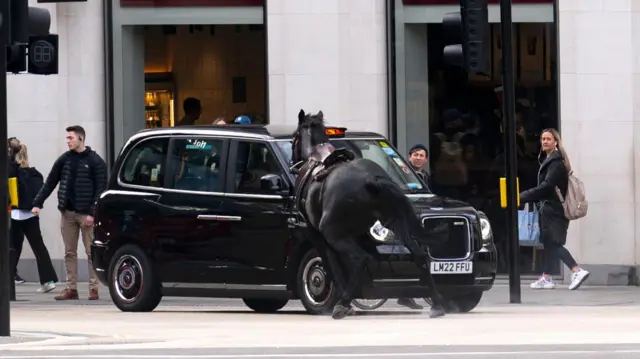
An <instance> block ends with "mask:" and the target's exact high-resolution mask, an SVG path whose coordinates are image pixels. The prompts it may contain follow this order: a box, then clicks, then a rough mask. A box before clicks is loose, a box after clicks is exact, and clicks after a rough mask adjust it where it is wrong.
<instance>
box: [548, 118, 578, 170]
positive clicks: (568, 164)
mask: <svg viewBox="0 0 640 359" xmlns="http://www.w3.org/2000/svg"><path fill="white" fill-rule="evenodd" d="M545 132H548V133H550V134H551V136H553V139H554V140H556V143H557V145H556V146H557V147H558V151H560V154H561V155H562V158H563V159H564V166H565V167H567V171H569V172H571V161H569V155H567V151H566V150H565V149H564V146H563V145H562V138H561V137H560V133H558V131H557V130H556V129H555V128H546V129H544V130H542V132H541V134H543V133H545Z"/></svg>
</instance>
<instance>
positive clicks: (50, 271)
mask: <svg viewBox="0 0 640 359" xmlns="http://www.w3.org/2000/svg"><path fill="white" fill-rule="evenodd" d="M23 222H24V223H23V226H22V229H23V231H24V234H25V236H26V237H27V241H29V245H30V246H31V249H32V250H33V255H34V256H35V257H36V262H37V264H38V276H39V277H40V284H45V283H48V282H54V283H56V282H57V281H58V276H57V275H56V271H55V269H54V268H53V264H52V263H51V256H49V251H48V250H47V246H45V244H44V240H43V239H42V232H41V231H40V218H39V217H32V218H29V219H27V220H25V221H23Z"/></svg>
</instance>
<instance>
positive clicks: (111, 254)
mask: <svg viewBox="0 0 640 359" xmlns="http://www.w3.org/2000/svg"><path fill="white" fill-rule="evenodd" d="M294 130H295V128H294V127H286V126H275V125H267V126H257V125H224V126H190V127H178V128H160V129H148V130H142V131H140V132H139V133H137V134H135V135H133V136H132V137H131V138H130V139H129V140H128V141H127V143H126V144H125V146H124V147H123V148H122V150H121V152H120V154H119V156H118V158H117V160H116V162H115V164H114V167H113V170H112V173H111V175H110V178H109V181H108V187H107V190H106V191H105V192H104V193H102V195H101V196H100V198H99V200H98V202H97V205H96V213H95V223H96V226H95V238H94V241H93V244H92V249H91V250H92V262H93V266H94V268H95V270H96V272H97V274H98V278H99V280H100V281H101V282H102V283H103V284H104V285H107V286H108V287H109V291H110V295H111V298H112V299H113V302H114V304H115V305H116V306H117V307H118V308H119V309H120V310H122V311H128V312H141V311H152V310H154V309H155V308H156V307H157V305H158V304H159V303H160V301H161V299H162V297H164V296H182V297H219V298H222V297H224V298H241V299H242V300H243V301H244V303H245V304H246V305H247V306H248V307H249V308H251V309H253V310H255V311H257V312H275V311H277V310H279V309H281V308H283V307H284V306H285V305H286V304H287V302H288V301H289V300H295V299H299V300H301V302H302V304H303V305H304V307H305V309H306V310H307V312H308V313H311V314H321V313H326V312H328V311H329V312H330V310H331V308H332V307H333V305H334V304H335V302H336V300H337V298H338V293H337V290H334V289H333V285H332V283H331V282H330V281H328V280H326V274H325V272H324V270H323V268H322V262H321V260H320V258H319V256H318V255H317V252H316V251H315V249H314V248H313V247H312V245H311V244H310V242H309V241H308V240H306V239H305V237H304V230H302V229H300V226H299V225H296V222H297V221H299V218H300V217H299V216H298V214H297V213H295V210H294V208H293V204H294V200H293V195H294V189H293V183H294V180H295V177H294V176H295V174H293V173H292V172H291V171H290V170H289V168H290V165H291V163H290V158H291V140H292V133H293V132H294ZM331 133H332V134H333V135H332V138H331V141H332V143H333V145H334V146H335V147H336V148H340V147H346V148H348V149H350V150H352V151H354V152H355V153H356V155H357V156H361V157H365V158H369V159H371V160H373V161H376V162H377V163H379V164H380V165H381V166H382V167H383V168H385V170H386V171H387V172H388V173H389V175H390V176H391V177H392V178H393V180H394V181H395V182H396V183H397V184H398V185H399V186H400V187H401V188H403V189H404V190H405V191H406V194H407V196H408V197H409V198H410V199H411V200H412V201H413V203H414V204H415V209H416V212H417V213H418V214H419V216H420V217H421V219H422V221H423V225H425V226H428V227H430V228H437V229H438V231H439V232H438V233H439V235H444V236H446V238H447V242H446V244H445V245H443V246H442V247H441V248H431V249H429V254H430V256H431V257H432V258H433V264H432V267H431V270H432V272H433V275H434V277H435V281H436V283H438V285H439V287H438V288H439V289H440V291H441V292H442V294H443V295H444V296H445V298H446V299H448V300H451V301H454V302H455V303H456V304H457V306H458V307H459V308H460V310H461V311H463V312H466V311H470V310H472V309H473V308H474V307H475V306H476V305H477V304H478V302H479V301H480V299H481V297H482V294H483V292H484V291H487V290H489V289H491V288H492V286H493V282H494V280H495V274H496V269H497V254H496V249H495V246H494V244H493V235H492V233H491V227H490V224H489V221H488V220H487V218H486V216H484V214H482V213H481V212H478V211H476V210H475V209H474V208H473V207H472V206H471V205H469V204H467V203H464V202H459V201H455V200H452V199H448V198H443V197H439V196H435V195H434V194H432V193H431V192H430V191H429V189H428V188H427V187H426V185H425V184H424V183H422V182H421V181H420V180H419V179H418V177H417V176H416V174H415V172H413V170H412V169H411V167H410V166H409V165H408V163H407V162H406V161H405V160H404V159H403V158H402V156H399V155H398V153H397V151H396V150H395V148H394V147H393V146H392V145H391V144H389V142H388V141H387V139H385V137H384V136H382V135H380V134H378V133H372V132H355V131H348V130H346V131H344V130H335V128H334V130H333V131H331ZM373 225H374V224H373V223H372V226H373ZM389 238H391V239H390V241H389V242H376V248H377V252H378V253H379V258H378V259H377V260H375V261H372V263H371V265H370V266H369V276H368V280H367V281H365V282H364V283H362V285H361V288H359V290H358V297H359V298H363V299H380V298H398V297H412V298H419V297H425V296H427V294H428V293H427V292H426V291H425V288H424V287H423V286H421V285H420V273H419V271H418V270H417V268H416V266H415V264H414V263H413V262H412V261H411V258H410V257H409V255H408V251H407V250H406V248H404V247H403V246H401V245H399V243H398V242H395V240H394V239H393V236H390V237H389ZM371 240H372V241H375V239H374V236H373V234H371Z"/></svg>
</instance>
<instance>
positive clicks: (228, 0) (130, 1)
mask: <svg viewBox="0 0 640 359" xmlns="http://www.w3.org/2000/svg"><path fill="white" fill-rule="evenodd" d="M264 2H265V0H120V6H148V7H163V6H164V7H169V6H177V7H184V6H206V7H212V6H263V5H264Z"/></svg>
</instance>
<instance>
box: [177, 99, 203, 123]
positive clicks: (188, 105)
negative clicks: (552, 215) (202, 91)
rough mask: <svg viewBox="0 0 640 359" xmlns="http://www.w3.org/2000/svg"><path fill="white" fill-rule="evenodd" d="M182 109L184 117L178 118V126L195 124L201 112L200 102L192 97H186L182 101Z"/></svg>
mask: <svg viewBox="0 0 640 359" xmlns="http://www.w3.org/2000/svg"><path fill="white" fill-rule="evenodd" d="M182 109H183V110H184V117H182V118H181V119H180V121H179V122H178V126H189V125H195V124H196V121H198V119H199V118H200V115H201V114H202V104H201V103H200V100H198V99H197V98H194V97H188V98H186V99H185V100H184V102H183V103H182Z"/></svg>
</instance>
